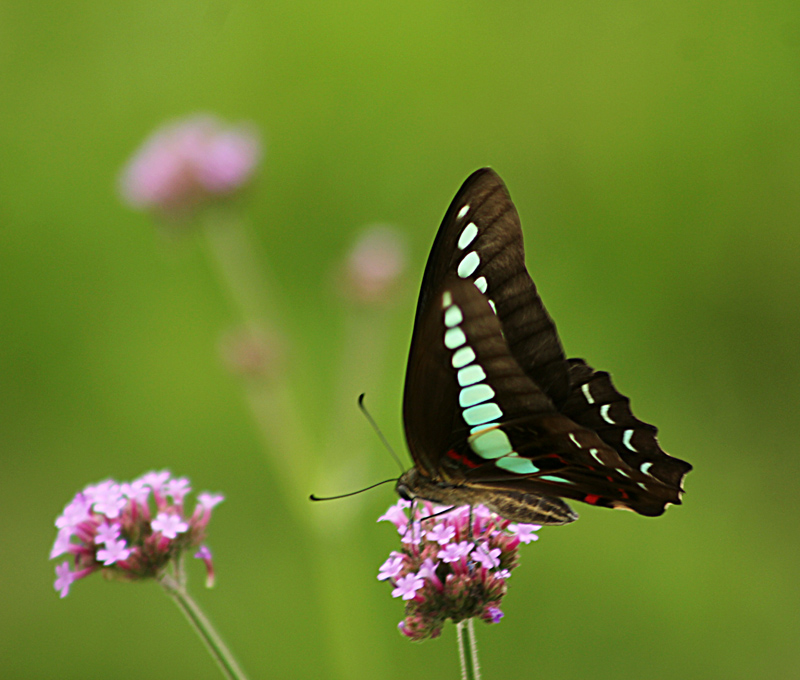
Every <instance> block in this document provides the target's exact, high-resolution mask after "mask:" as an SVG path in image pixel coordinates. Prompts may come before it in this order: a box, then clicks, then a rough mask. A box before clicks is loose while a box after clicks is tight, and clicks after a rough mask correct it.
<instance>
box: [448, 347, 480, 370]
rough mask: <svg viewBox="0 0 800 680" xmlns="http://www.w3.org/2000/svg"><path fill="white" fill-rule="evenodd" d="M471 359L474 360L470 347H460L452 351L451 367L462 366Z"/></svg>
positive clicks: (470, 361)
mask: <svg viewBox="0 0 800 680" xmlns="http://www.w3.org/2000/svg"><path fill="white" fill-rule="evenodd" d="M473 361H475V352H474V351H473V350H472V347H462V348H461V349H459V350H456V351H455V352H453V359H452V364H453V368H463V367H464V366H466V365H467V364H471V363H472V362H473Z"/></svg>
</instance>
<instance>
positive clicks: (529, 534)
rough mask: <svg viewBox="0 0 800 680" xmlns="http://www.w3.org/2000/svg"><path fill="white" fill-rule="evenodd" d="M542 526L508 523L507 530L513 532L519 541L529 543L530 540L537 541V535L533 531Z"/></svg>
mask: <svg viewBox="0 0 800 680" xmlns="http://www.w3.org/2000/svg"><path fill="white" fill-rule="evenodd" d="M541 528H542V525H541V524H509V525H508V530H509V531H510V532H511V533H512V534H515V535H516V537H517V538H518V539H519V540H520V542H521V543H526V544H527V543H530V542H531V541H538V540H539V536H538V535H537V534H535V533H533V532H534V531H539V529H541Z"/></svg>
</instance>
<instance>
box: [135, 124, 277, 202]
mask: <svg viewBox="0 0 800 680" xmlns="http://www.w3.org/2000/svg"><path fill="white" fill-rule="evenodd" d="M261 152H262V150H261V143H260V141H259V138H258V135H257V133H256V132H255V130H254V128H253V127H252V126H250V125H247V124H239V125H237V126H225V125H224V124H223V123H222V122H221V121H219V120H218V119H217V118H215V117H213V116H210V115H198V116H193V117H190V118H186V119H183V120H180V121H177V122H174V123H169V124H167V125H165V126H163V127H161V128H159V129H158V130H156V131H155V132H154V133H153V134H152V135H151V136H150V137H149V138H148V139H147V140H145V142H144V144H143V145H142V146H141V148H140V149H139V150H138V151H137V152H136V153H135V154H134V156H133V158H131V159H130V161H129V162H128V164H127V165H126V166H125V168H124V169H123V171H122V174H121V177H120V191H121V193H122V195H123V197H124V199H125V200H126V201H127V202H128V203H129V204H130V205H131V206H133V207H134V208H137V209H140V210H154V211H157V212H160V213H162V214H164V215H169V216H170V217H180V216H186V215H188V214H191V213H192V211H193V210H195V209H196V208H197V207H198V206H200V205H202V204H203V203H207V202H209V201H213V200H215V199H220V198H224V197H228V196H230V195H232V194H233V193H235V192H236V191H237V190H238V189H240V188H242V187H243V186H244V185H245V184H246V183H247V182H248V181H249V180H250V178H251V177H252V175H253V172H254V171H255V168H256V165H257V164H258V162H259V160H260V159H261Z"/></svg>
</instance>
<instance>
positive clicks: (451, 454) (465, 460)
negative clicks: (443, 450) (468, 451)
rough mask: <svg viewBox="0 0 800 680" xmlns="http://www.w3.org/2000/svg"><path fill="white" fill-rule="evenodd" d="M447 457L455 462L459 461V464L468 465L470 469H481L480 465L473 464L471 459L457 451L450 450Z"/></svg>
mask: <svg viewBox="0 0 800 680" xmlns="http://www.w3.org/2000/svg"><path fill="white" fill-rule="evenodd" d="M447 455H448V456H449V457H450V458H452V459H453V460H455V461H457V462H459V463H464V465H466V466H467V467H470V468H476V467H480V464H479V463H473V462H472V461H471V460H470V459H469V458H467V457H466V456H462V455H460V454H459V453H458V452H457V451H455V450H453V449H450V450H449V451H448V452H447Z"/></svg>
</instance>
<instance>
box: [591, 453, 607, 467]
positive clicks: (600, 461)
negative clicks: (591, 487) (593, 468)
mask: <svg viewBox="0 0 800 680" xmlns="http://www.w3.org/2000/svg"><path fill="white" fill-rule="evenodd" d="M589 453H591V454H592V457H593V458H594V459H595V460H596V461H597V462H598V463H600V465H605V463H604V462H603V461H602V460H600V456H599V455H598V454H597V449H589Z"/></svg>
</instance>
